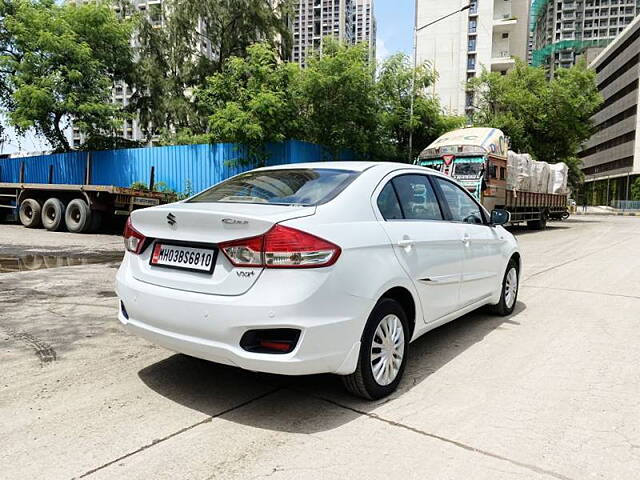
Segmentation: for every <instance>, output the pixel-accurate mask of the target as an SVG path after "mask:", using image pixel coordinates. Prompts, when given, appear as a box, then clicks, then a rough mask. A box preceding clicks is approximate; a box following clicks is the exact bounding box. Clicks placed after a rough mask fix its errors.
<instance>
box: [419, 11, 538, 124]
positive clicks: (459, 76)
mask: <svg viewBox="0 0 640 480" xmlns="http://www.w3.org/2000/svg"><path fill="white" fill-rule="evenodd" d="M529 1H530V0H472V1H471V2H469V0H449V1H446V2H443V1H442V0H418V1H417V15H416V17H417V26H418V28H420V27H422V26H424V25H427V24H429V23H430V22H433V21H435V20H438V19H439V18H441V17H444V16H446V15H448V14H450V13H452V12H455V11H456V9H461V8H462V7H464V6H465V5H468V4H469V3H470V4H471V7H470V8H469V9H467V10H463V11H462V12H458V13H455V14H453V15H451V16H450V17H448V18H445V19H443V20H441V21H438V22H436V23H434V24H432V25H430V26H428V27H426V28H424V29H421V30H419V31H418V33H417V36H418V38H417V61H418V63H422V62H425V61H428V62H430V63H431V66H432V67H433V68H434V69H435V70H436V71H437V72H438V79H437V80H436V82H435V84H434V93H435V94H436V95H437V96H438V97H439V98H440V103H441V105H442V107H443V108H444V109H445V110H446V111H448V112H450V113H454V114H458V115H462V114H465V113H466V114H471V113H472V112H473V108H474V106H473V95H472V94H471V93H470V92H467V91H466V88H465V84H466V82H468V81H469V80H470V79H471V78H473V77H475V76H476V75H477V74H478V73H480V72H481V71H482V69H483V68H486V69H487V70H488V71H492V72H500V73H503V74H506V73H507V72H508V71H509V70H510V69H512V68H513V67H514V66H515V60H514V58H515V57H518V58H521V59H522V60H524V61H526V59H527V48H528V44H529V30H528V21H527V20H528V18H529Z"/></svg>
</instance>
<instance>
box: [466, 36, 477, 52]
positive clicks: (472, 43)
mask: <svg viewBox="0 0 640 480" xmlns="http://www.w3.org/2000/svg"><path fill="white" fill-rule="evenodd" d="M467 49H468V50H469V51H470V52H475V51H476V37H469V43H468V45H467Z"/></svg>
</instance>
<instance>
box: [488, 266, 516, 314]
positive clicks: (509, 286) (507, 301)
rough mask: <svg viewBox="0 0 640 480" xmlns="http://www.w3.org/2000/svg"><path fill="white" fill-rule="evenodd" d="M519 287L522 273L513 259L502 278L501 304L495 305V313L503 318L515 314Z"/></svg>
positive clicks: (493, 308)
mask: <svg viewBox="0 0 640 480" xmlns="http://www.w3.org/2000/svg"><path fill="white" fill-rule="evenodd" d="M519 286H520V272H519V271H518V263H517V262H516V261H515V260H514V259H513V258H512V259H511V260H509V264H508V265H507V269H506V271H505V272H504V277H503V278H502V291H501V292H500V302H499V303H498V304H497V305H493V307H492V310H493V313H495V314H496V315H500V316H501V317H506V316H507V315H511V314H512V313H513V310H514V309H515V308H516V303H517V301H518V290H519Z"/></svg>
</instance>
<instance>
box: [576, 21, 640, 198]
mask: <svg viewBox="0 0 640 480" xmlns="http://www.w3.org/2000/svg"><path fill="white" fill-rule="evenodd" d="M590 68H593V69H594V70H595V71H596V74H597V82H598V89H599V90H600V92H601V94H602V96H603V98H604V103H603V105H602V107H601V108H600V110H599V111H598V113H596V114H595V115H594V116H593V117H592V121H593V123H594V126H595V133H594V135H593V136H592V137H591V138H590V139H589V140H588V141H587V142H586V143H585V144H584V145H583V148H582V151H581V152H580V154H579V157H580V158H581V159H582V163H583V165H582V171H583V172H584V174H585V188H584V192H583V195H586V196H587V198H588V200H589V202H590V203H592V204H598V205H603V204H610V203H611V201H615V200H628V199H630V196H629V195H630V185H631V184H632V183H633V182H634V180H635V179H636V178H640V141H638V139H639V138H640V115H639V112H638V105H639V103H640V90H639V89H638V83H639V82H640V16H638V17H636V19H635V20H634V21H633V22H632V23H631V24H630V25H629V26H628V27H627V28H626V29H625V30H624V31H623V32H622V33H621V34H620V35H618V36H617V37H616V38H615V39H614V40H613V41H612V42H611V43H610V44H609V46H608V47H607V48H606V49H604V50H603V51H602V52H601V53H600V55H598V57H597V58H596V59H595V60H594V61H593V62H592V63H591V64H590Z"/></svg>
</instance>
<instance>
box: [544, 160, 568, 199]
mask: <svg viewBox="0 0 640 480" xmlns="http://www.w3.org/2000/svg"><path fill="white" fill-rule="evenodd" d="M549 169H550V172H549V183H548V189H547V192H548V193H554V194H556V195H566V194H567V193H568V190H567V180H568V178H569V167H567V164H566V163H563V162H560V163H554V164H553V165H550V166H549Z"/></svg>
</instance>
